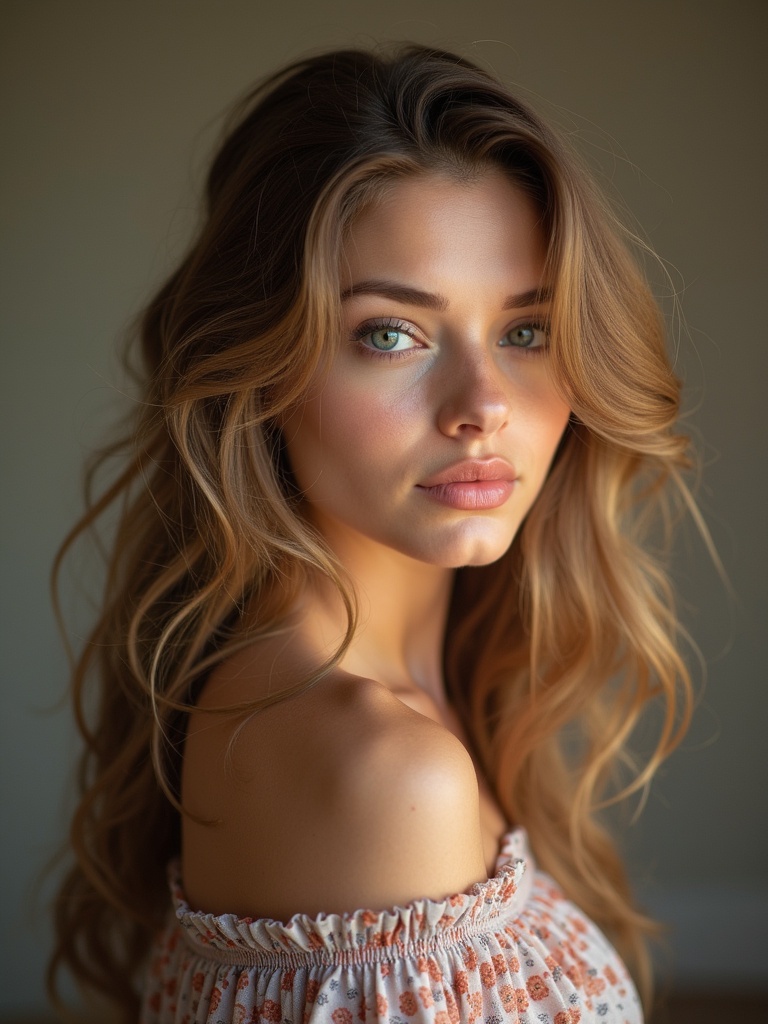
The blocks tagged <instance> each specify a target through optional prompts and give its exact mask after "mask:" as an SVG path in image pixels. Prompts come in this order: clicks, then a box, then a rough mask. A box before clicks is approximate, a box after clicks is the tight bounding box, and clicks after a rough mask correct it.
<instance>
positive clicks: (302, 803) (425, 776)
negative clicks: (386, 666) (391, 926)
mask: <svg viewBox="0 0 768 1024" xmlns="http://www.w3.org/2000/svg"><path fill="white" fill-rule="evenodd" d="M248 690H249V685H248V673H247V672H239V673H238V675H237V681H236V682H234V683H233V682H232V678H231V676H230V677H227V675H226V673H225V674H224V676H223V677H222V681H221V682H220V685H219V686H218V687H214V689H213V691H212V696H208V698H207V699H208V700H212V701H214V703H215V702H216V701H215V697H216V693H217V692H218V695H219V698H221V696H222V695H224V694H226V699H225V700H224V701H223V702H224V703H234V702H236V701H239V700H243V699H247V692H248ZM238 724H239V723H238V722H236V721H235V720H234V719H228V718H213V716H210V715H206V714H204V713H203V714H200V715H195V716H193V720H192V723H191V726H190V733H189V737H188V741H187V749H186V752H185V764H184V794H183V795H184V801H185V804H186V805H187V806H188V807H189V809H190V810H191V811H193V813H195V814H199V815H202V816H203V817H205V818H208V819H211V820H213V819H215V820H216V824H215V825H201V824H196V823H195V822H193V821H191V820H189V819H187V820H185V824H184V849H183V860H184V879H185V885H186V888H187V895H188V897H189V899H190V902H191V903H192V905H193V906H195V907H197V908H199V909H203V910H209V911H212V912H215V913H225V912H228V913H236V914H240V915H244V916H252V917H256V916H266V917H274V918H277V919H283V920H285V919H287V918H288V917H290V916H291V915H293V914H294V913H298V912H302V913H307V914H317V913H319V912H321V911H323V912H336V913H342V912H345V911H351V910H355V909H357V908H359V907H370V908H385V907H391V906H395V905H398V904H403V903H406V902H409V901H410V900H413V899H416V898H419V897H430V898H433V899H439V898H441V897H444V896H446V895H449V894H451V893H454V892H460V891H463V890H465V889H466V888H468V887H469V886H470V885H472V884H473V883H474V882H476V881H479V880H481V879H483V878H484V877H485V862H484V857H483V849H482V838H481V833H480V825H479V802H478V787H477V777H476V774H475V769H474V766H473V764H472V760H471V758H470V756H469V754H468V752H467V751H466V749H465V748H464V746H463V744H462V743H461V742H460V740H459V739H458V738H457V737H456V736H454V735H453V733H451V732H450V731H448V730H447V729H445V728H444V727H443V726H442V725H440V724H439V723H437V722H434V721H432V720H431V719H429V718H426V717H425V716H424V715H421V714H419V713H418V712H415V711H413V710H412V709H411V708H409V707H407V706H406V705H405V704H403V703H402V702H401V701H400V700H398V698H397V697H395V696H394V695H393V694H392V693H391V692H390V691H389V690H388V689H387V688H386V687H385V686H383V685H381V684H379V683H378V682H376V681H375V680H370V679H364V678H361V677H355V676H350V675H348V674H346V673H342V672H337V673H335V674H334V675H332V676H329V677H328V678H326V679H324V680H322V681H321V682H320V683H319V684H317V685H316V686H315V687H314V688H312V689H311V690H309V691H308V692H306V693H304V694H302V695H301V696H298V697H295V698H291V699H289V700H286V701H284V702H282V703H279V704H276V705H274V706H272V707H270V708H268V709H267V710H266V711H264V712H261V713H259V714H257V715H256V716H254V717H253V718H251V719H250V720H248V721H247V723H246V724H245V725H244V726H242V728H241V729H240V731H239V733H238V734H237V736H236V737H235V733H236V730H237V728H238ZM233 737H235V738H234V744H233Z"/></svg>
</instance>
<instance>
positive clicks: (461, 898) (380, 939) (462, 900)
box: [169, 829, 535, 966]
mask: <svg viewBox="0 0 768 1024" xmlns="http://www.w3.org/2000/svg"><path fill="white" fill-rule="evenodd" d="M534 869H535V866H534V864H533V862H532V859H531V855H530V851H529V849H528V840H527V835H526V833H525V831H524V829H514V830H511V831H509V832H507V833H506V834H505V835H504V836H503V837H502V841H501V844H500V849H499V855H498V857H497V860H496V868H495V874H494V875H493V876H492V877H491V878H489V879H487V880H486V881H484V882H477V883H475V884H474V885H473V886H471V887H470V888H469V889H468V890H467V891H466V892H463V893H455V894H454V895H451V896H447V897H446V898H445V899H442V900H431V899H426V898H425V899H416V900H412V901H411V902H409V903H406V904H405V905H403V906H400V907H394V908H392V909H388V910H382V911H373V910H366V909H360V910H355V911H353V912H351V913H346V914H325V913H321V914H318V915H317V916H314V917H311V916H309V915H307V914H294V916H293V917H292V918H291V919H290V920H289V921H287V922H281V921H275V920H272V919H270V918H263V917H262V918H247V917H238V916H237V915H235V914H221V915H217V914H209V913H205V912H203V911H195V910H192V909H191V908H190V906H189V904H188V903H187V900H186V897H185V894H184V891H183V887H182V884H181V873H180V864H179V862H178V860H175V861H173V862H172V863H171V864H170V865H169V882H170V886H171V893H172V897H173V902H174V907H175V911H176V917H177V919H178V921H179V923H180V925H181V926H182V928H183V931H184V936H185V939H186V941H187V943H188V945H190V946H191V948H192V949H193V950H194V951H195V952H196V953H198V954H199V955H200V956H201V957H203V958H206V959H209V960H215V961H218V962H221V963H231V964H254V965H268V964H274V965H275V966H278V965H280V964H282V965H284V966H290V965H294V966H299V965H300V964H306V963H307V962H308V961H309V962H311V963H318V964H331V963H358V962H378V961H384V960H394V959H399V958H400V957H402V956H404V955H408V954H409V953H413V954H417V955H428V954H429V953H430V952H432V951H436V950H438V949H444V948H446V947H447V946H450V945H453V944H455V943H456V942H459V941H461V940H462V939H463V938H469V937H471V936H473V935H478V934H481V933H483V932H489V931H493V930H496V929H497V928H499V927H503V924H502V921H505V920H506V919H508V918H513V917H516V916H517V915H518V914H519V913H520V912H521V911H522V909H523V907H524V905H525V903H526V901H527V899H528V896H529V894H530V890H531V886H532V884H533V875H534Z"/></svg>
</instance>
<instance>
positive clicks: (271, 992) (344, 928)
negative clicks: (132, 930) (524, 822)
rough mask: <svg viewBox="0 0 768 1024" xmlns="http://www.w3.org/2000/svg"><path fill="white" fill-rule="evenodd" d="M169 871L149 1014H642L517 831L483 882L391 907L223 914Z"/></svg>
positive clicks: (527, 1017) (150, 1023)
mask: <svg viewBox="0 0 768 1024" xmlns="http://www.w3.org/2000/svg"><path fill="white" fill-rule="evenodd" d="M170 876H171V889H172V895H173V900H174V904H175V913H174V914H173V916H172V917H171V919H170V920H169V923H168V925H167V927H166V928H165V930H164V931H163V932H162V934H160V935H159V936H158V937H157V941H156V943H155V947H154V950H153V956H152V959H151V961H150V963H149V966H148V969H147V972H146V980H145V988H144V999H143V1005H142V1012H141V1018H140V1024H193V1022H194V1024H203V1022H205V1024H358V1022H360V1024H642V1012H641V1010H640V1004H639V1000H638V998H637V994H636V992H635V989H634V986H633V984H632V982H631V980H630V978H629V976H628V974H627V971H626V969H625V968H624V965H623V964H622V963H621V961H620V960H619V958H618V956H617V955H616V953H615V951H614V950H613V949H612V948H611V946H610V945H609V944H608V942H607V941H606V939H605V938H604V936H603V935H602V933H601V932H600V931H599V930H598V929H597V928H596V927H595V926H594V925H593V924H591V923H590V922H589V921H588V920H587V919H586V918H585V917H584V915H583V914H582V913H581V912H580V911H579V910H577V909H576V907H574V906H573V904H572V903H570V902H568V900H566V899H565V897H564V896H563V895H562V893H561V892H560V891H559V890H558V889H557V887H556V886H555V885H554V883H553V882H552V880H551V879H550V878H549V877H548V876H547V875H544V874H543V873H541V872H539V871H537V870H536V868H535V865H534V864H533V861H532V859H531V856H530V852H529V851H528V847H527V838H526V835H525V832H524V831H523V830H522V829H517V830H515V831H514V832H510V833H508V834H507V836H505V838H504V842H503V844H502V849H501V853H500V855H499V860H498V863H497V867H496V874H495V875H494V876H493V877H492V878H489V879H488V881H487V882H483V883H480V884H478V885H475V886H473V887H472V888H471V889H470V890H469V891H468V892H466V893H458V894H454V895H451V896H449V897H447V898H446V899H445V900H437V901H435V900H415V901H413V902H412V903H409V904H407V905H406V906H404V907H398V908H395V909H394V910H390V911H383V912H375V911H372V910H369V909H365V910H359V911H356V912H355V913H354V914H344V915H336V914H320V915H318V916H317V917H314V918H311V917H307V916H305V915H301V914H297V915H296V916H295V917H293V918H291V920H290V921H289V922H287V923H286V924H282V923H280V922H277V921H271V920H268V919H266V918H261V919H250V918H238V917H236V916H235V915H233V914H226V915H222V916H218V917H217V916H214V915H212V914H203V913H198V912H195V911H193V910H191V909H190V908H189V906H188V905H187V903H186V899H185V897H184V893H183V891H182V888H181V884H180V879H179V874H178V865H176V864H174V865H171V869H170Z"/></svg>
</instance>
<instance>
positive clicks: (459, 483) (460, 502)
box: [417, 459, 517, 511]
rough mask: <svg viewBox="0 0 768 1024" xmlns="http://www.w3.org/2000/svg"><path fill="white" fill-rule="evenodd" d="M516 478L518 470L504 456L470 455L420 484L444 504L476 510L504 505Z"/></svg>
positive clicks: (420, 486) (422, 488)
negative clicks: (478, 456) (489, 457)
mask: <svg viewBox="0 0 768 1024" xmlns="http://www.w3.org/2000/svg"><path fill="white" fill-rule="evenodd" d="M516 480H517V473H516V472H515V470H514V468H513V467H512V466H511V465H510V464H509V463H508V462H506V461H505V460H504V459H484V460H480V459H467V460H466V461H465V462H458V463H456V464H455V465H453V466H449V467H448V468H447V469H444V470H441V472H439V473H435V474H434V476H431V477H428V478H427V479H426V480H425V481H424V483H422V484H418V485H417V486H418V488H419V489H420V490H422V491H424V492H425V493H426V494H428V495H429V497H430V498H433V499H434V500H435V501H439V502H440V504H442V505H448V506H449V507H450V508H456V509H463V510H467V511H472V510H473V509H474V510H482V509H487V508H498V507H499V506H500V505H503V504H504V502H505V501H506V500H507V498H509V496H510V494H511V493H512V490H513V488H514V485H515V481H516Z"/></svg>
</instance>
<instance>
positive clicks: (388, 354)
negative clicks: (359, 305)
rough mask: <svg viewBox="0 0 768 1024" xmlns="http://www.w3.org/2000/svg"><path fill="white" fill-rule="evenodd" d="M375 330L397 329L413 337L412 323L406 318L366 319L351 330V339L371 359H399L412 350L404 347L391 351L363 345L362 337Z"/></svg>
mask: <svg viewBox="0 0 768 1024" xmlns="http://www.w3.org/2000/svg"><path fill="white" fill-rule="evenodd" d="M376 331H398V332H399V333H400V334H405V335H407V336H408V337H409V338H414V339H415V331H414V327H413V324H410V323H408V321H406V320H398V319H396V318H395V317H385V318H384V319H382V320H366V321H365V322H364V323H362V324H360V326H359V327H357V328H355V330H354V331H353V332H352V339H353V341H356V342H358V343H359V347H360V350H361V351H362V352H364V353H365V354H366V355H369V356H371V357H372V358H373V359H382V358H384V359H400V358H401V357H402V356H407V355H409V354H410V353H411V352H413V351H414V349H413V348H406V349H401V350H400V351H397V352H393V351H387V350H386V349H377V348H374V347H372V346H371V345H363V344H362V341H363V339H364V338H367V337H368V336H369V335H370V334H373V333H374V332H376Z"/></svg>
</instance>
